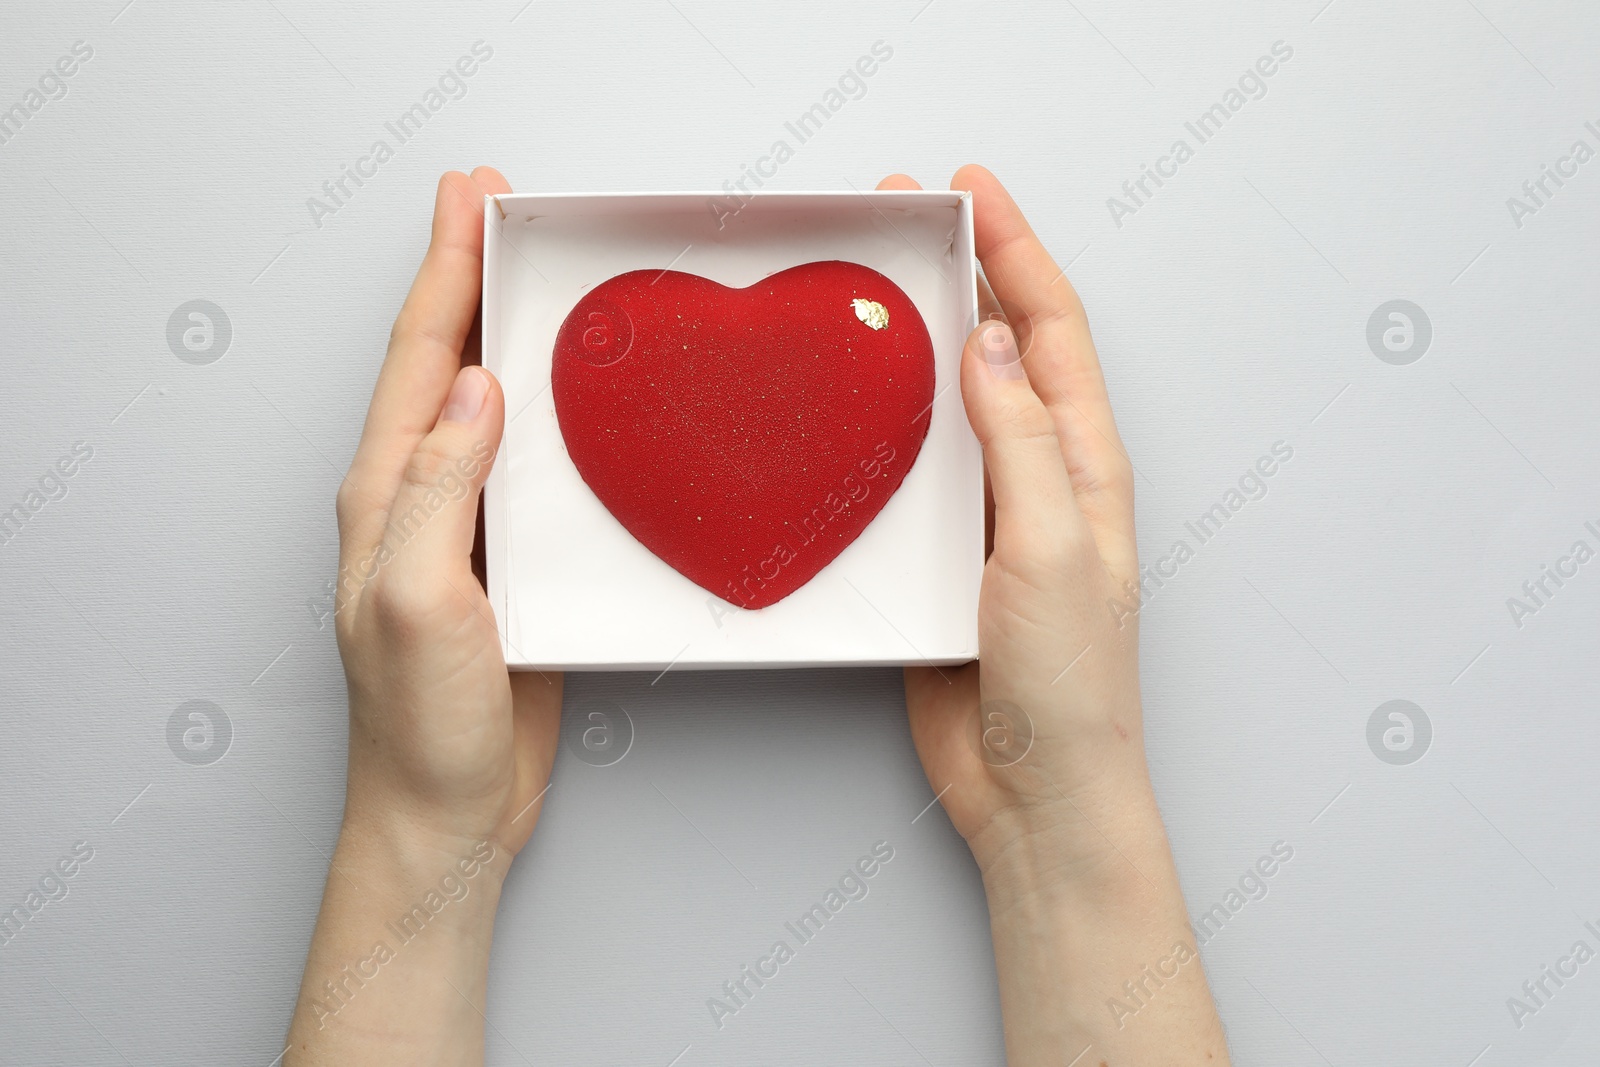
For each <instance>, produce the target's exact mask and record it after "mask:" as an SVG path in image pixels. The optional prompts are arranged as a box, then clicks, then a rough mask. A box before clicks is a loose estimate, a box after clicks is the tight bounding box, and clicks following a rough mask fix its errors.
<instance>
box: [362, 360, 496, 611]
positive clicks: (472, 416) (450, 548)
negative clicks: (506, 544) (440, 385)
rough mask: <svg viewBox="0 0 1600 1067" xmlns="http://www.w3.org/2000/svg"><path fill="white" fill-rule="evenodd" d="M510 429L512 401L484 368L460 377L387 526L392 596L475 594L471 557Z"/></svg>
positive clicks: (387, 579)
mask: <svg viewBox="0 0 1600 1067" xmlns="http://www.w3.org/2000/svg"><path fill="white" fill-rule="evenodd" d="M504 424H505V397H504V395H503V394H502V393H501V391H500V383H498V382H497V381H495V379H494V375H492V374H490V373H489V372H488V371H486V370H484V369H483V368H482V367H463V368H461V370H460V371H459V372H458V373H457V374H456V377H455V381H454V383H453V384H452V386H451V389H450V393H449V396H448V397H447V399H446V400H445V403H444V407H443V410H442V411H441V413H440V415H439V420H438V423H437V424H436V425H435V426H434V428H433V429H432V430H431V431H430V432H429V433H428V434H426V435H425V436H424V437H423V439H422V440H421V441H420V442H419V443H418V445H417V448H416V450H415V452H413V453H412V456H411V459H410V460H409V461H408V462H407V464H406V467H405V470H404V472H403V475H402V479H401V483H400V488H399V490H398V492H397V493H396V495H395V501H394V506H393V508H391V509H390V512H389V515H388V521H387V522H386V523H385V525H384V532H383V539H384V543H385V544H386V545H387V546H389V548H390V553H389V555H390V560H389V562H387V563H386V564H384V568H383V570H381V571H380V572H379V573H380V575H381V580H382V581H383V582H384V583H385V584H386V585H391V587H392V588H394V589H398V590H402V591H405V592H406V593H408V594H410V595H415V596H420V597H423V598H425V599H426V598H430V597H438V598H443V599H449V598H451V597H453V595H454V594H453V593H451V588H452V587H453V588H454V589H455V590H456V591H458V592H461V591H465V590H468V589H472V588H476V587H477V586H476V583H475V581H474V579H473V577H472V569H471V562H470V558H469V557H470V554H471V550H472V538H473V533H474V531H475V529H476V526H477V518H478V498H479V494H480V492H481V490H482V489H483V483H484V482H485V481H487V480H488V477H489V469H490V467H491V466H492V465H493V463H494V457H495V451H496V449H497V448H498V447H499V443H500V433H501V430H502V429H503V427H504Z"/></svg>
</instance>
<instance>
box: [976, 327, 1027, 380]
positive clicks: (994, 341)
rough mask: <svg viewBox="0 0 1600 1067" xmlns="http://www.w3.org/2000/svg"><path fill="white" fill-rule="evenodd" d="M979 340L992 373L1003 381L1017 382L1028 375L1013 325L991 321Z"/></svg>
mask: <svg viewBox="0 0 1600 1067" xmlns="http://www.w3.org/2000/svg"><path fill="white" fill-rule="evenodd" d="M978 341H979V343H980V344H981V345H982V346H983V361H984V362H985V363H987V364H988V365H989V373H990V374H993V375H994V376H995V377H996V378H998V379H1000V380H1001V381H1003V382H1017V381H1021V380H1022V379H1024V378H1026V377H1027V374H1026V373H1024V371H1023V369H1022V356H1021V355H1020V354H1019V353H1018V352H1017V338H1016V335H1015V334H1013V333H1012V332H1011V327H1009V326H1007V325H1006V324H1005V323H1003V322H991V323H989V324H988V325H987V326H985V327H984V328H983V333H982V334H980V335H979V338H978Z"/></svg>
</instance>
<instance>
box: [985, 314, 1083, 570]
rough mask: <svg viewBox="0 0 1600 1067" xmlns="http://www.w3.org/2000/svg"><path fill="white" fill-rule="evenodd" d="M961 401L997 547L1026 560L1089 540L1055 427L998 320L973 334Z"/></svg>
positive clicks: (1014, 341) (1013, 340)
mask: <svg viewBox="0 0 1600 1067" xmlns="http://www.w3.org/2000/svg"><path fill="white" fill-rule="evenodd" d="M961 397H962V400H963V401H964V402H965V403H966V408H967V421H968V422H970V423H971V424H972V430H973V432H974V433H975V434H977V436H978V443H979V444H981V445H982V446H983V460H984V464H985V465H986V466H987V467H988V469H989V483H990V487H991V489H992V491H993V493H994V508H995V531H994V538H995V548H996V549H997V550H999V549H1002V548H1003V547H1006V548H1010V549H1014V550H1018V551H1020V552H1021V553H1022V557H1021V558H1029V559H1038V558H1040V557H1045V558H1054V557H1055V556H1057V555H1059V553H1060V551H1061V550H1062V549H1063V548H1064V547H1066V546H1067V544H1069V543H1071V542H1072V541H1075V540H1077V538H1078V537H1079V536H1084V537H1087V536H1088V526H1087V524H1086V523H1085V522H1084V519H1083V515H1082V514H1081V513H1080V512H1079V511H1078V505H1077V501H1076V500H1075V499H1074V497H1073V495H1072V481H1071V479H1070V478H1069V477H1068V476H1067V465H1066V461H1065V460H1064V459H1063V458H1062V454H1061V442H1060V441H1059V439H1057V437H1056V429H1055V423H1054V421H1053V420H1052V419H1051V417H1050V412H1049V411H1047V410H1046V409H1045V406H1044V402H1043V401H1041V400H1040V399H1039V396H1038V394H1037V393H1035V392H1034V391H1033V386H1032V385H1031V384H1030V383H1029V382H1028V375H1027V372H1026V370H1024V369H1023V364H1022V356H1021V354H1020V352H1019V350H1018V348H1017V338H1016V335H1015V334H1014V333H1013V332H1012V330H1011V327H1010V326H1008V325H1006V324H1005V323H1004V322H1002V321H1000V320H999V319H991V320H989V321H988V322H984V323H980V324H979V325H978V328H977V329H975V330H973V331H972V333H970V334H969V335H968V336H967V344H966V348H965V349H964V350H963V352H962V354H961Z"/></svg>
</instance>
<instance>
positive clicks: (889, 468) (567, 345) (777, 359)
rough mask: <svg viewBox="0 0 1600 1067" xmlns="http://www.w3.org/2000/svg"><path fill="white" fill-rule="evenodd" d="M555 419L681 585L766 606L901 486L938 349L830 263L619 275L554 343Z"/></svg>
mask: <svg viewBox="0 0 1600 1067" xmlns="http://www.w3.org/2000/svg"><path fill="white" fill-rule="evenodd" d="M550 380H551V386H552V389H553V393H554V397H555V408H556V418H557V420H558V421H559V422H560V424H561V436H562V437H563V438H564V439H565V440H566V445H567V451H568V453H569V454H570V455H571V456H572V462H573V464H574V465H575V466H576V467H577V468H578V473H579V474H580V475H582V476H583V480H584V481H585V482H586V483H588V485H589V488H590V489H592V490H594V494H595V496H597V497H599V498H600V502H601V503H603V504H604V505H605V506H606V508H607V509H608V510H610V512H611V514H612V515H614V516H615V517H616V519H617V521H618V522H620V523H622V525H623V526H624V527H626V528H627V530H628V532H629V533H631V534H633V536H634V537H636V538H637V539H638V540H639V542H640V543H641V544H643V545H644V546H645V547H646V548H648V549H649V550H650V551H651V552H653V553H655V554H656V555H657V556H659V557H660V558H661V559H662V560H664V561H665V562H666V563H668V564H669V565H671V566H672V567H673V568H674V569H676V570H677V571H678V572H679V573H681V574H682V575H684V576H685V577H686V578H688V579H689V580H690V581H692V582H694V583H696V584H697V585H700V586H701V587H703V588H705V589H707V590H710V591H711V592H712V593H715V594H716V595H717V596H719V597H722V598H723V599H724V600H727V601H728V602H729V603H732V604H736V605H738V606H740V607H744V608H762V607H766V606H768V605H769V604H774V603H776V602H778V601H779V600H782V599H783V598H784V597H786V596H788V595H789V594H790V593H792V592H794V591H795V590H796V589H798V588H800V587H801V586H802V585H804V584H805V583H806V582H808V581H810V580H811V579H812V578H813V577H814V576H815V575H816V573H817V572H818V571H820V570H821V569H822V568H823V567H825V566H827V564H828V563H829V562H831V561H832V560H833V559H834V557H836V556H838V555H839V553H840V552H842V551H844V549H845V548H846V547H848V546H849V544H850V543H851V542H852V541H854V540H855V539H856V538H857V537H858V536H859V535H860V534H861V531H862V530H864V529H865V528H866V526H867V524H868V523H869V522H871V521H872V519H873V517H874V516H876V515H877V514H878V512H879V511H880V510H882V508H883V506H884V504H886V503H887V502H888V500H889V497H890V496H891V495H893V493H894V491H895V490H896V489H898V488H899V487H900V483H901V482H902V481H903V480H904V479H905V476H906V473H907V472H908V471H909V470H910V469H911V465H912V463H913V462H914V461H915V460H916V458H917V453H918V452H919V451H920V450H921V448H922V440H923V437H924V436H925V435H926V434H927V431H928V424H929V421H930V419H931V408H932V405H933V380H934V367H933V344H932V341H931V340H930V339H929V337H928V330H927V327H926V326H925V325H924V324H923V322H922V316H921V315H919V314H918V313H917V309H916V307H915V305H913V304H912V303H911V298H910V297H908V296H906V294H905V293H904V292H902V291H901V289H900V287H899V286H897V285H895V284H894V283H893V282H891V281H890V280H889V279H888V278H885V277H884V276H883V275H882V274H879V273H878V272H877V271H875V270H871V269H869V268H867V267H863V266H861V265H859V264H856V263H844V262H840V261H837V260H834V261H828V262H822V263H807V264H804V265H803V266H799V267H792V268H790V269H788V270H784V271H780V272H778V273H777V274H774V275H772V276H771V277H768V278H766V279H764V280H762V281H760V282H757V283H756V284H755V285H752V286H749V287H748V288H744V289H730V288H728V287H727V286H724V285H718V284H717V283H716V282H713V281H711V280H709V279H707V278H702V277H699V276H698V275H694V274H684V273H682V272H679V271H672V270H667V271H658V270H641V271H631V272H629V273H627V274H621V275H618V276H617V277H615V278H611V279H609V280H607V281H605V282H603V283H601V284H600V285H598V286H596V287H595V288H594V289H593V290H592V291H591V292H589V293H588V294H587V295H585V296H584V298H583V299H582V300H580V301H579V302H578V304H577V306H576V307H574V308H573V309H572V311H571V312H570V313H569V314H568V315H567V318H566V320H565V321H564V322H563V323H562V325H561V329H560V330H559V331H558V332H557V334H556V344H555V352H554V357H553V361H552V363H551V368H550Z"/></svg>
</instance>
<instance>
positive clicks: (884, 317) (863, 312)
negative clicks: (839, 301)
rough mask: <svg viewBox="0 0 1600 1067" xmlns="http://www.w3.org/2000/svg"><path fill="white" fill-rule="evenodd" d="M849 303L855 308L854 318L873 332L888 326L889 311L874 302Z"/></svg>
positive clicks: (854, 301)
mask: <svg viewBox="0 0 1600 1067" xmlns="http://www.w3.org/2000/svg"><path fill="white" fill-rule="evenodd" d="M850 303H851V304H853V305H854V306H855V309H856V318H858V319H860V320H861V321H862V322H864V323H866V324H867V325H868V326H871V327H872V328H873V329H874V330H881V329H883V328H884V327H885V326H887V325H889V309H888V308H886V307H884V306H883V305H882V304H880V303H878V302H877V301H876V300H852V301H850Z"/></svg>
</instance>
